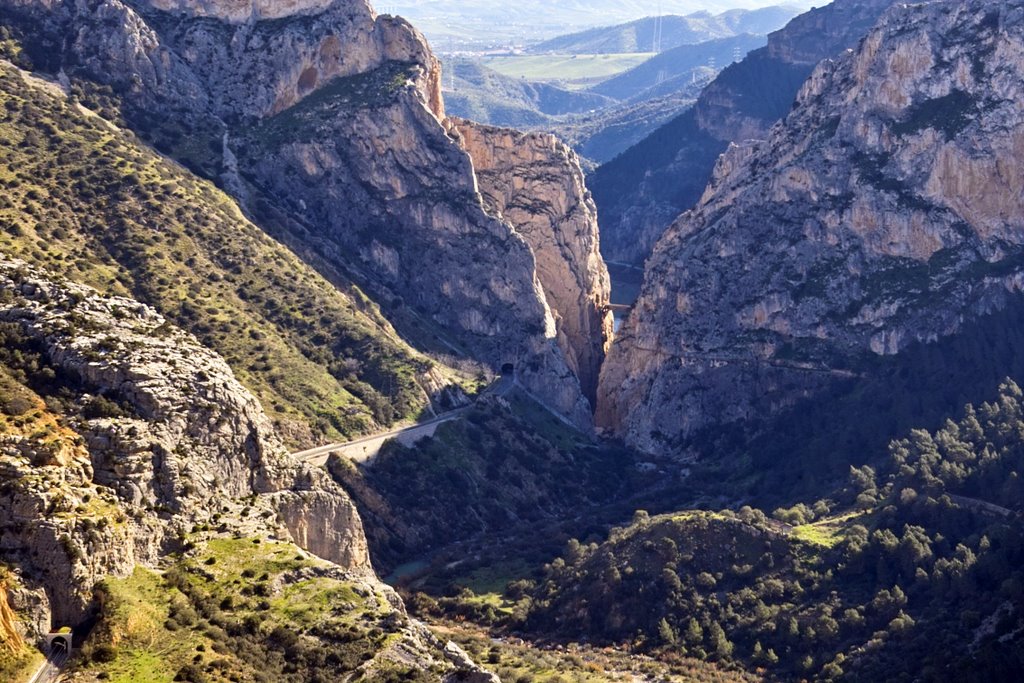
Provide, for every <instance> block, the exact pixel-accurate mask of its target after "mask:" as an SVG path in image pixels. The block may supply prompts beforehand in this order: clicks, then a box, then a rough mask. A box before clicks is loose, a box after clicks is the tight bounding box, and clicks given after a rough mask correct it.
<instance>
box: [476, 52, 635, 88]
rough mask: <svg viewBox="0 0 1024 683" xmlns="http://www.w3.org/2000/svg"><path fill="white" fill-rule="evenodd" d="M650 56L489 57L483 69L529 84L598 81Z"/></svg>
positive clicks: (631, 66)
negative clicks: (536, 82)
mask: <svg viewBox="0 0 1024 683" xmlns="http://www.w3.org/2000/svg"><path fill="white" fill-rule="evenodd" d="M653 56H654V54H653V53H632V54H611V55H520V56H514V57H489V58H487V59H485V60H483V63H484V65H485V66H487V67H489V68H491V69H494V70H495V71H497V72H498V73H500V74H504V75H505V76H511V77H513V78H525V79H527V80H531V81H565V82H568V83H572V82H585V81H598V80H603V79H606V78H611V77H612V76H614V75H616V74H619V73H622V72H623V71H628V70H629V69H632V68H633V67H635V66H638V65H640V64H642V63H643V62H646V61H647V60H648V59H650V58H651V57H653Z"/></svg>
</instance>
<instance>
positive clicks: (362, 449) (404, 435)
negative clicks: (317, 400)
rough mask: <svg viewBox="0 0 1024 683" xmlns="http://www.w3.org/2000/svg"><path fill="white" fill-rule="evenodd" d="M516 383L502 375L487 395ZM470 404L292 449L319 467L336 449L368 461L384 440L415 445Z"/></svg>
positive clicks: (505, 391) (299, 457) (296, 455)
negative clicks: (356, 435) (339, 439)
mask: <svg viewBox="0 0 1024 683" xmlns="http://www.w3.org/2000/svg"><path fill="white" fill-rule="evenodd" d="M514 386H516V383H515V380H514V379H513V378H512V377H505V376H502V377H499V378H498V379H497V380H495V381H494V382H493V383H492V384H491V385H490V386H489V387H487V389H485V390H484V392H483V393H484V394H485V395H494V396H505V395H507V394H508V392H509V391H511V389H512V387H514ZM471 407H472V404H471V405H468V406H463V407H462V408H456V409H455V410H452V411H449V412H447V413H444V414H443V415H439V416H437V417H435V418H433V419H431V420H427V421H426V422H417V423H416V424H414V425H409V426H408V427H403V428H401V429H394V430H392V431H390V432H384V433H383V434H373V435H371V436H364V437H361V438H359V439H354V440H353V441H345V442H342V443H332V444H327V445H326V446H318V447H316V448H311V449H309V450H308V451H300V452H298V453H292V457H293V458H294V459H296V460H298V461H300V462H305V463H309V464H310V465H314V466H316V467H324V466H325V465H326V464H327V461H328V460H329V459H330V457H331V455H332V454H334V453H337V454H339V455H343V456H345V457H346V458H348V459H350V460H354V461H356V462H363V463H365V462H368V461H370V460H372V459H373V458H375V457H376V456H377V454H378V453H380V449H381V448H383V446H384V444H385V442H387V441H390V440H391V439H395V440H397V441H398V442H399V443H401V444H402V445H403V446H410V447H411V446H414V445H415V444H416V442H417V441H419V440H421V439H425V438H426V437H428V436H433V435H434V434H435V433H436V432H437V428H438V427H440V426H441V425H443V424H444V423H446V422H451V421H452V420H457V419H459V418H460V417H462V416H463V415H465V414H466V413H467V412H468V411H469V409H470V408H471Z"/></svg>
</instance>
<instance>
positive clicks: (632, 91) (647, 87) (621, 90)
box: [590, 33, 767, 101]
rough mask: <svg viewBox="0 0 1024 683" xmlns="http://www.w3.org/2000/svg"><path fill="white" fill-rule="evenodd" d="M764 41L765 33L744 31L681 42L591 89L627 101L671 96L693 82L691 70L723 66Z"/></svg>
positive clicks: (736, 59)
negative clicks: (700, 40)
mask: <svg viewBox="0 0 1024 683" xmlns="http://www.w3.org/2000/svg"><path fill="white" fill-rule="evenodd" d="M766 42H767V41H766V39H765V37H764V36H760V35H754V34H752V33H743V34H741V35H738V36H732V37H729V38H721V39H717V40H709V41H706V42H703V43H698V44H696V45H680V46H679V47H676V48H673V49H671V50H667V51H665V52H662V53H661V54H659V55H657V56H655V57H651V58H650V59H649V60H647V61H646V62H644V63H643V64H641V65H640V66H637V67H634V68H632V69H630V70H629V71H626V72H625V73H622V74H619V75H618V76H615V77H614V78H610V79H608V80H607V81H604V82H603V83H600V84H598V85H596V86H594V87H593V88H591V89H590V92H592V93H597V94H599V95H605V96H606V97H614V98H616V99H619V100H629V101H641V100H647V99H651V98H652V97H656V96H663V95H670V94H672V93H673V92H678V91H679V90H682V89H683V88H684V87H686V86H687V85H689V84H692V80H693V76H694V74H693V72H694V70H697V69H702V68H704V67H711V65H712V64H714V65H717V66H718V67H724V66H726V65H728V64H730V63H732V62H733V61H738V59H742V58H743V57H745V56H746V55H747V54H748V53H749V52H751V51H752V50H756V49H757V48H760V47H763V46H764V44H765V43H766ZM686 81H690V83H687V82H686Z"/></svg>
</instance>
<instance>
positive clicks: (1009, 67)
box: [599, 0, 1024, 452]
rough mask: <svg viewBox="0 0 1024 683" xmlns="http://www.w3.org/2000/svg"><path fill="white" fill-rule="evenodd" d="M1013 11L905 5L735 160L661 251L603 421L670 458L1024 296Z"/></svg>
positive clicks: (1019, 18)
mask: <svg viewBox="0 0 1024 683" xmlns="http://www.w3.org/2000/svg"><path fill="white" fill-rule="evenodd" d="M1022 83H1024V9H1022V8H1021V7H1020V6H1019V5H1014V6H1012V7H1005V6H1000V7H994V6H992V5H990V4H988V3H984V2H979V1H977V0H973V1H970V2H965V1H959V2H957V1H952V0H949V1H942V2H932V3H926V4H917V5H900V6H897V7H894V8H893V9H891V10H890V11H889V12H887V13H886V14H885V15H884V16H883V18H882V19H881V20H880V22H879V24H878V25H877V27H876V28H875V29H873V30H872V31H871V32H870V33H869V35H868V36H867V37H866V39H865V40H864V41H863V43H862V45H861V46H860V48H859V49H858V50H856V51H855V52H851V53H848V54H847V55H845V56H843V57H842V58H840V59H838V60H836V61H829V62H826V63H823V64H822V65H821V66H819V67H818V68H817V69H816V70H815V72H814V74H813V75H812V77H811V78H810V80H809V81H808V83H807V84H806V85H805V86H804V88H803V89H802V91H801V92H800V94H799V97H798V101H797V105H796V108H795V109H794V111H793V112H792V113H791V114H790V115H789V116H788V117H787V118H786V120H785V121H784V123H782V124H781V125H779V126H777V127H776V128H774V129H773V131H772V133H771V135H770V136H769V138H768V140H767V141H765V142H763V143H752V144H748V145H745V146H741V147H734V148H732V149H731V150H730V152H729V153H728V154H727V155H726V156H725V157H724V158H723V159H722V160H721V162H720V163H719V166H718V169H717V171H716V175H715V178H714V180H713V181H712V183H711V185H710V187H709V188H708V190H707V192H706V194H705V196H704V198H703V199H702V200H701V202H700V204H699V205H698V206H697V207H696V208H695V209H693V210H692V211H690V212H688V213H686V214H684V215H683V216H682V217H681V218H680V219H679V220H678V221H677V222H676V223H675V224H674V225H673V226H672V227H671V228H670V229H669V231H668V233H667V234H666V235H665V237H664V238H663V239H662V240H661V242H660V243H659V245H658V247H657V249H656V250H655V253H654V256H652V257H651V259H650V261H649V264H648V272H647V275H646V282H645V285H644V291H643V294H642V296H641V299H640V301H639V303H638V305H637V308H636V310H635V311H634V314H633V316H632V317H631V319H630V320H629V322H628V324H627V325H626V327H625V329H624V331H623V333H622V334H621V335H620V338H619V340H618V341H617V343H616V345H615V347H614V348H613V350H612V352H611V354H610V356H609V360H608V362H607V363H606V365H605V369H604V372H603V374H602V393H601V396H600V399H599V402H600V406H599V419H600V421H601V423H602V424H604V425H607V426H610V427H613V428H614V429H615V430H616V431H618V432H619V433H621V434H622V435H624V436H626V437H627V438H628V439H629V440H630V441H631V442H632V443H633V444H635V445H637V446H639V447H642V448H644V449H647V450H651V451H661V452H678V450H679V449H680V448H682V447H684V446H685V442H686V439H687V438H689V437H690V436H692V435H693V434H694V433H695V432H697V431H698V430H700V429H701V428H702V427H705V426H708V425H711V424H720V423H723V422H726V423H727V422H731V421H737V420H745V419H748V418H750V417H752V416H754V415H761V416H764V415H770V414H772V413H774V412H777V411H779V410H781V409H782V408H784V407H786V406H787V405H790V404H792V403H793V402H794V401H795V400H797V399H798V398H800V397H803V396H813V395H815V394H816V393H817V392H819V391H820V390H821V389H822V388H823V387H825V386H827V385H828V384H829V382H830V381H832V380H833V379H834V378H836V377H842V376H849V374H850V372H849V371H851V370H853V369H855V366H856V365H857V361H858V359H859V358H863V357H865V356H868V357H870V356H871V355H878V354H899V353H901V352H902V351H903V350H904V349H906V348H907V346H908V345H910V344H911V343H913V342H915V341H924V342H927V341H931V340H935V339H938V338H940V337H943V336H945V335H950V334H954V333H956V332H957V330H958V329H960V328H961V327H962V326H964V325H967V324H970V321H971V319H972V317H974V316H976V315H978V314H981V313H984V312H987V311H991V310H994V309H998V308H999V307H1001V306H1002V305H1004V303H1005V302H1006V301H1007V300H1008V298H1009V297H1013V296H1016V294H1017V293H1018V292H1019V291H1020V290H1021V287H1022V284H1024V273H1022V271H1021V266H1020V264H1021V258H1022V255H1024V250H1022V246H1024V233H1022V232H1021V230H1020V216H1021V215H1024V204H1022V202H1024V200H1022V190H1024V183H1022V178H1024V167H1022V165H1021V164H1022V159H1024V157H1022V156H1021V151H1022V150H1024V111H1022V108H1021V104H1020V103H1021V102H1022V101H1024V99H1022V98H1024V91H1022Z"/></svg>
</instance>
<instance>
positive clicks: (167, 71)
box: [3, 0, 592, 429]
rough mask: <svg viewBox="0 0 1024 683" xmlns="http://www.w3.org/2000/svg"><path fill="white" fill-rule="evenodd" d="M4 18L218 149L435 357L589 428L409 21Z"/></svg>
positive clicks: (522, 245)
mask: <svg viewBox="0 0 1024 683" xmlns="http://www.w3.org/2000/svg"><path fill="white" fill-rule="evenodd" d="M3 4H4V5H5V6H6V7H7V11H8V12H9V13H10V14H11V16H14V17H22V19H23V21H22V23H21V30H22V31H24V32H26V33H27V34H29V35H33V36H34V35H36V33H42V34H43V36H44V37H45V40H43V39H40V42H41V43H44V44H47V41H49V42H48V44H50V45H53V47H54V49H53V52H54V55H55V56H53V55H51V56H49V57H46V58H47V59H48V61H49V62H50V63H51V64H52V66H51V67H50V68H54V69H55V68H56V67H58V66H59V67H61V68H65V69H66V70H67V71H68V72H69V73H70V74H71V76H72V77H74V78H87V79H91V80H98V81H100V82H103V83H110V84H111V85H112V86H114V87H115V90H116V91H117V92H118V93H119V94H121V95H122V97H124V98H125V100H126V103H127V105H126V106H127V108H128V109H129V110H131V111H133V112H135V116H136V118H135V119H133V120H137V121H139V122H140V123H139V124H138V125H139V126H140V128H145V127H146V126H156V127H158V128H159V126H160V125H162V124H161V123H160V122H161V121H164V120H165V119H166V112H167V111H173V112H174V116H175V117H178V120H180V121H184V122H186V123H188V122H191V123H190V124H189V125H192V126H193V129H192V130H190V131H189V135H195V136H196V138H197V141H198V144H199V146H202V145H203V142H202V141H204V140H205V141H206V143H207V146H209V145H214V144H218V143H219V142H220V141H221V140H224V141H226V146H225V149H224V158H225V159H227V160H230V164H225V168H224V170H225V171H227V176H226V177H227V182H226V184H227V186H228V187H230V188H232V190H233V191H234V192H237V193H238V194H239V195H240V196H241V197H242V198H243V199H244V200H245V202H246V204H247V205H248V206H250V207H256V208H259V209H261V211H262V212H263V213H265V214H266V213H270V214H274V215H278V216H285V217H287V218H286V219H283V220H281V221H279V222H280V223H283V224H284V225H283V226H280V225H279V226H277V228H279V229H281V230H285V231H287V233H288V239H289V240H290V241H291V242H294V243H299V244H301V245H302V247H303V248H305V249H309V250H311V251H313V252H315V253H316V254H317V256H318V257H319V258H323V259H324V260H325V261H326V262H327V263H328V264H329V265H330V266H331V267H335V268H338V269H340V270H341V271H342V272H344V273H346V274H347V275H349V276H351V277H352V278H353V279H354V280H355V281H356V282H357V283H358V284H359V285H361V286H362V287H363V288H364V289H366V290H367V291H368V292H369V293H370V295H371V296H372V297H373V298H374V299H376V300H377V301H379V302H382V303H384V304H386V305H388V306H392V307H396V308H398V309H401V311H400V312H401V313H403V315H404V317H405V318H410V319H413V320H414V321H415V326H416V327H417V331H419V330H420V329H422V328H426V329H427V330H428V331H431V332H430V333H431V334H435V335H436V336H437V337H438V338H439V339H440V344H441V345H443V346H444V348H445V351H446V352H450V351H455V352H457V353H459V354H462V355H468V356H470V357H472V358H474V359H477V360H482V361H484V362H486V363H488V364H490V365H491V366H492V367H494V368H495V369H498V368H500V367H501V366H503V365H505V364H507V363H512V364H514V365H515V366H516V369H517V377H518V378H519V380H520V381H521V382H522V383H523V384H524V385H525V386H526V387H527V388H528V389H530V390H531V391H533V392H534V393H535V394H537V395H538V396H540V397H541V398H542V399H543V400H544V401H545V402H546V403H547V404H548V405H550V406H551V407H553V408H554V409H556V410H558V411H559V412H561V413H562V414H564V415H566V416H567V417H568V418H569V419H570V420H572V421H573V422H574V423H576V424H577V425H579V426H580V427H581V428H584V429H589V428H590V426H591V423H592V420H591V414H590V413H591V411H590V408H589V406H588V402H587V400H586V398H585V397H584V396H583V392H582V391H581V389H580V386H579V381H578V378H577V377H576V376H575V373H574V371H573V364H574V363H575V359H573V360H572V361H570V360H568V359H567V358H566V356H565V354H564V353H563V351H562V349H561V348H560V347H559V344H558V340H557V329H556V325H555V322H554V318H553V316H552V314H551V311H550V308H549V306H548V302H547V300H546V297H545V295H544V291H543V288H542V286H541V284H540V282H539V280H538V277H537V259H536V255H535V254H534V252H533V251H532V250H531V248H530V245H529V244H527V242H526V241H525V240H524V239H523V236H522V235H521V234H519V233H518V232H517V231H516V230H515V229H514V227H513V226H512V225H510V224H509V223H507V222H505V221H502V220H499V219H497V218H494V217H493V216H491V215H489V214H488V212H487V211H486V210H485V207H484V205H483V199H482V197H481V196H480V193H479V192H478V189H477V179H476V176H475V175H474V171H473V165H472V163H471V161H470V158H469V155H468V154H467V153H466V151H465V150H463V149H462V148H461V147H460V145H459V142H458V140H457V138H458V136H457V135H455V134H454V133H450V132H449V130H448V129H447V128H446V126H445V123H444V109H443V102H442V100H441V95H440V70H439V67H438V63H437V60H436V59H435V58H434V56H433V55H432V53H431V52H430V50H429V47H428V46H427V44H426V41H425V40H424V39H423V37H422V36H421V35H420V34H419V33H418V32H416V31H415V29H413V28H412V27H411V26H409V25H408V24H407V23H406V22H404V21H403V20H401V19H397V18H392V17H376V16H375V15H374V13H373V11H372V10H371V9H370V7H369V6H368V5H367V4H366V3H365V2H362V1H360V0H336V1H335V2H332V3H329V4H323V3H316V4H304V5H301V6H296V8H295V11H294V12H291V11H289V12H284V10H282V12H283V14H282V16H281V17H280V18H277V19H272V20H271V19H267V18H266V17H265V16H263V14H261V12H262V10H259V9H258V8H259V5H256V6H252V5H249V4H245V3H243V4H242V5H240V6H236V5H234V4H231V3H214V2H210V3H184V2H183V3H172V4H160V5H159V6H157V5H154V4H152V3H143V2H139V3H135V4H134V5H132V6H129V5H125V4H122V3H121V2H120V0H103V2H101V3H98V4H96V5H88V6H86V5H81V4H76V3H71V2H64V3H54V4H43V3H40V2H33V1H32V0H5V1H4V3H3ZM239 7H241V9H239ZM250 7H256V8H257V10H258V11H255V13H253V12H252V11H250V9H249V8H250ZM247 12H248V14H247ZM40 14H42V16H43V17H44V21H38V19H39V15H40ZM111 16H116V17H118V20H117V21H116V22H110V21H107V18H108V17H111ZM246 16H248V17H249V18H248V19H245V17H246ZM30 20H33V21H30ZM83 26H88V27H89V30H88V31H84V30H80V28H79V27H83ZM40 27H41V28H40ZM69 35H76V36H77V39H76V40H73V41H69V40H68V36H69ZM40 58H41V59H42V58H43V57H40ZM193 91H194V92H193ZM181 110H188V111H181ZM211 131H214V132H215V135H212V134H211ZM179 137H180V136H179ZM227 145H230V147H228V146H227ZM183 153H185V154H194V148H193V149H192V150H191V151H187V152H183ZM579 267H580V268H581V269H589V268H590V267H591V265H590V264H581V265H580V266H579ZM406 312H408V313H406ZM559 314H560V315H561V316H562V317H563V318H568V317H570V315H571V316H572V317H580V316H581V315H587V314H585V313H583V314H581V313H578V312H573V313H571V314H570V313H569V312H567V311H565V310H560V311H559ZM399 317H403V316H399ZM400 331H401V330H400Z"/></svg>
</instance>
